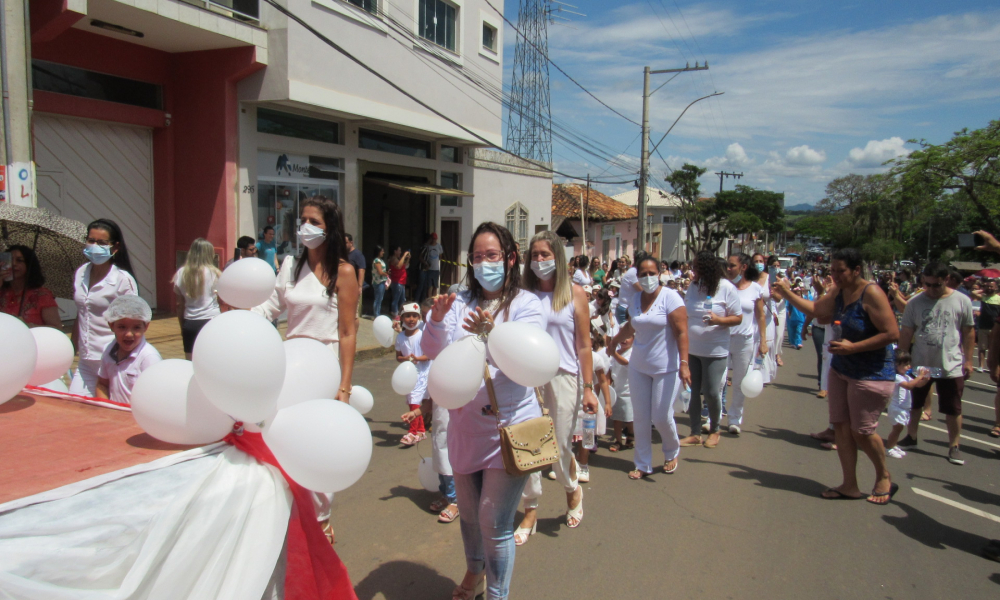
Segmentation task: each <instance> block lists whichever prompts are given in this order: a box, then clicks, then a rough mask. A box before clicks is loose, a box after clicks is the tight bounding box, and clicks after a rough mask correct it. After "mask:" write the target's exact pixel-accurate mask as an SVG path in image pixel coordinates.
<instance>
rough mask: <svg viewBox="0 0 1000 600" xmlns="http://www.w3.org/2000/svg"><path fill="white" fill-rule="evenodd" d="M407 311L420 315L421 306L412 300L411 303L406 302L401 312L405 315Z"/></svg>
mask: <svg viewBox="0 0 1000 600" xmlns="http://www.w3.org/2000/svg"><path fill="white" fill-rule="evenodd" d="M406 313H414V314H417V315H419V314H420V307H419V306H418V305H417V303H416V302H410V303H409V304H404V305H403V310H402V311H401V312H400V313H399V314H401V315H405V314H406Z"/></svg>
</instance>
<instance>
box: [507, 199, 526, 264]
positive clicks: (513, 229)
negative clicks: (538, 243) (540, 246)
mask: <svg viewBox="0 0 1000 600" xmlns="http://www.w3.org/2000/svg"><path fill="white" fill-rule="evenodd" d="M506 221H507V230H508V231H510V233H511V235H513V236H514V241H515V242H517V243H518V244H520V246H521V254H522V258H523V255H524V253H525V252H527V251H528V209H526V208H524V206H523V205H522V204H521V203H520V202H516V203H514V204H513V205H511V207H510V208H508V209H507V213H506Z"/></svg>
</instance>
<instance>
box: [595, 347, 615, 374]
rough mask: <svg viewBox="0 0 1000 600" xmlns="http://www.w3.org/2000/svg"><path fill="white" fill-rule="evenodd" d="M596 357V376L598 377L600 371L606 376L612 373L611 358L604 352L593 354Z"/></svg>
mask: <svg viewBox="0 0 1000 600" xmlns="http://www.w3.org/2000/svg"><path fill="white" fill-rule="evenodd" d="M592 354H593V355H594V359H593V362H594V374H595V375H596V374H597V373H598V372H599V371H603V372H604V373H605V374H608V373H610V372H611V365H610V364H609V363H608V361H609V360H610V357H609V356H608V355H607V353H606V352H605V351H604V350H599V351H597V352H592Z"/></svg>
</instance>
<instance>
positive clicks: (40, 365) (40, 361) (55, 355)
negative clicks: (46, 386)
mask: <svg viewBox="0 0 1000 600" xmlns="http://www.w3.org/2000/svg"><path fill="white" fill-rule="evenodd" d="M31 335H33V336H34V337H35V348H36V349H37V354H38V357H37V358H36V359H35V370H34V372H33V373H32V374H31V379H29V380H28V385H41V384H43V383H46V382H48V381H52V380H53V379H55V378H57V377H59V376H60V375H62V374H63V373H65V372H66V370H67V369H69V367H70V365H72V364H73V342H71V341H70V340H69V336H68V335H66V334H65V333H63V332H61V331H59V330H58V329H53V328H52V327H35V328H34V329H32V330H31Z"/></svg>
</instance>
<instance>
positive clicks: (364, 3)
mask: <svg viewBox="0 0 1000 600" xmlns="http://www.w3.org/2000/svg"><path fill="white" fill-rule="evenodd" d="M347 1H348V2H350V3H351V4H353V5H354V6H357V7H359V8H363V9H364V10H366V11H368V12H370V13H371V14H373V15H374V14H378V0H347Z"/></svg>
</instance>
